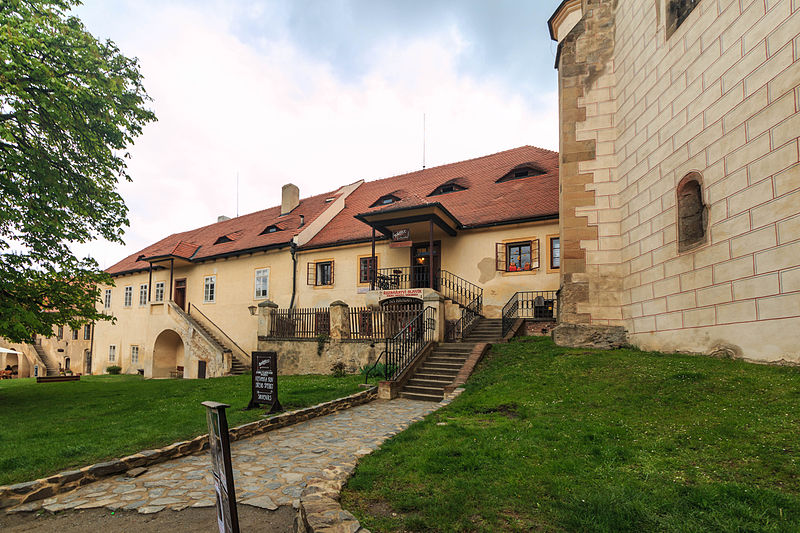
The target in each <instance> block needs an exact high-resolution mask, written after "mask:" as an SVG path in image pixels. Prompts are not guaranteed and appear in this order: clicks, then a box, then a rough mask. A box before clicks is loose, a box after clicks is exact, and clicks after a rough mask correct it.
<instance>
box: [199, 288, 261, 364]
mask: <svg viewBox="0 0 800 533" xmlns="http://www.w3.org/2000/svg"><path fill="white" fill-rule="evenodd" d="M192 309H194V310H195V311H197V312H198V313H200V316H202V317H203V318H205V319H206V320H207V321H208V323H210V324H211V325H212V326H214V327H215V328H216V329H217V331H219V332H220V333H221V334H222V335H223V336H224V337H225V338H226V339H228V340H229V341H230V343H231V344H233V345H234V346H235V347H236V348H237V349H238V350H239V351H240V352H242V355H243V356H244V361H245V362H246V363H248V364H252V362H251V360H250V359H251V358H250V355H249V354H248V353H247V352H245V351H244V349H243V348H242V347H241V346H239V345H238V344H236V341H235V340H233V339H231V338H230V336H229V335H228V334H227V333H225V331H224V330H223V329H222V328H221V327H219V326H218V325H216V324H215V323H214V321H213V320H211V319H210V318H208V317H207V316H206V314H205V313H204V312H202V311H201V310H200V309H198V308H197V306H196V305H194V304H193V303H192V302H189V313H188V315H189V316H192Z"/></svg>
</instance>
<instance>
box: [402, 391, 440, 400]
mask: <svg viewBox="0 0 800 533" xmlns="http://www.w3.org/2000/svg"><path fill="white" fill-rule="evenodd" d="M400 397H401V398H406V399H409V400H421V401H424V402H441V401H442V398H444V393H442V394H420V393H417V392H401V393H400Z"/></svg>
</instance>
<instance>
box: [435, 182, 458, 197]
mask: <svg viewBox="0 0 800 533" xmlns="http://www.w3.org/2000/svg"><path fill="white" fill-rule="evenodd" d="M466 189H467V188H466V187H464V186H463V185H459V184H458V183H455V182H454V181H450V182H448V183H444V184H442V185H439V186H438V187H436V189H434V190H433V192H432V193H430V194H429V195H428V196H438V195H440V194H448V193H451V192H458V191H465V190H466Z"/></svg>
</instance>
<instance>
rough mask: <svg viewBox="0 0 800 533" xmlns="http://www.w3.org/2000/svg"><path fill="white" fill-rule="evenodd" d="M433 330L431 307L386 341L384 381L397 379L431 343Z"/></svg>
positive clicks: (433, 317)
mask: <svg viewBox="0 0 800 533" xmlns="http://www.w3.org/2000/svg"><path fill="white" fill-rule="evenodd" d="M435 328H436V310H435V309H434V308H433V307H426V308H425V309H424V310H423V311H422V312H421V313H419V314H418V315H417V316H415V317H414V318H412V319H411V320H410V321H409V322H408V324H406V325H405V326H404V327H403V329H401V330H400V332H399V333H397V335H395V336H394V337H392V338H390V339H386V356H385V359H384V366H385V368H386V369H387V370H386V379H388V380H394V379H397V377H398V376H399V375H400V374H401V373H402V372H403V371H404V370H405V369H406V368H408V366H409V365H410V364H411V363H412V362H413V361H414V359H415V358H416V357H417V355H418V354H419V352H420V351H421V350H422V348H424V347H425V345H426V344H427V343H428V342H432V341H433V337H434V330H435ZM379 360H380V358H379ZM376 364H377V363H376Z"/></svg>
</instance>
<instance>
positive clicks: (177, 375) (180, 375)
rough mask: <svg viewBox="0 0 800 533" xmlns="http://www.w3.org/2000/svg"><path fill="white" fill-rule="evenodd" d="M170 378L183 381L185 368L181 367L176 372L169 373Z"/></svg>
mask: <svg viewBox="0 0 800 533" xmlns="http://www.w3.org/2000/svg"><path fill="white" fill-rule="evenodd" d="M169 377H171V378H181V379H183V367H182V366H179V367H177V368H176V369H175V370H171V371H170V373H169Z"/></svg>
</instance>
